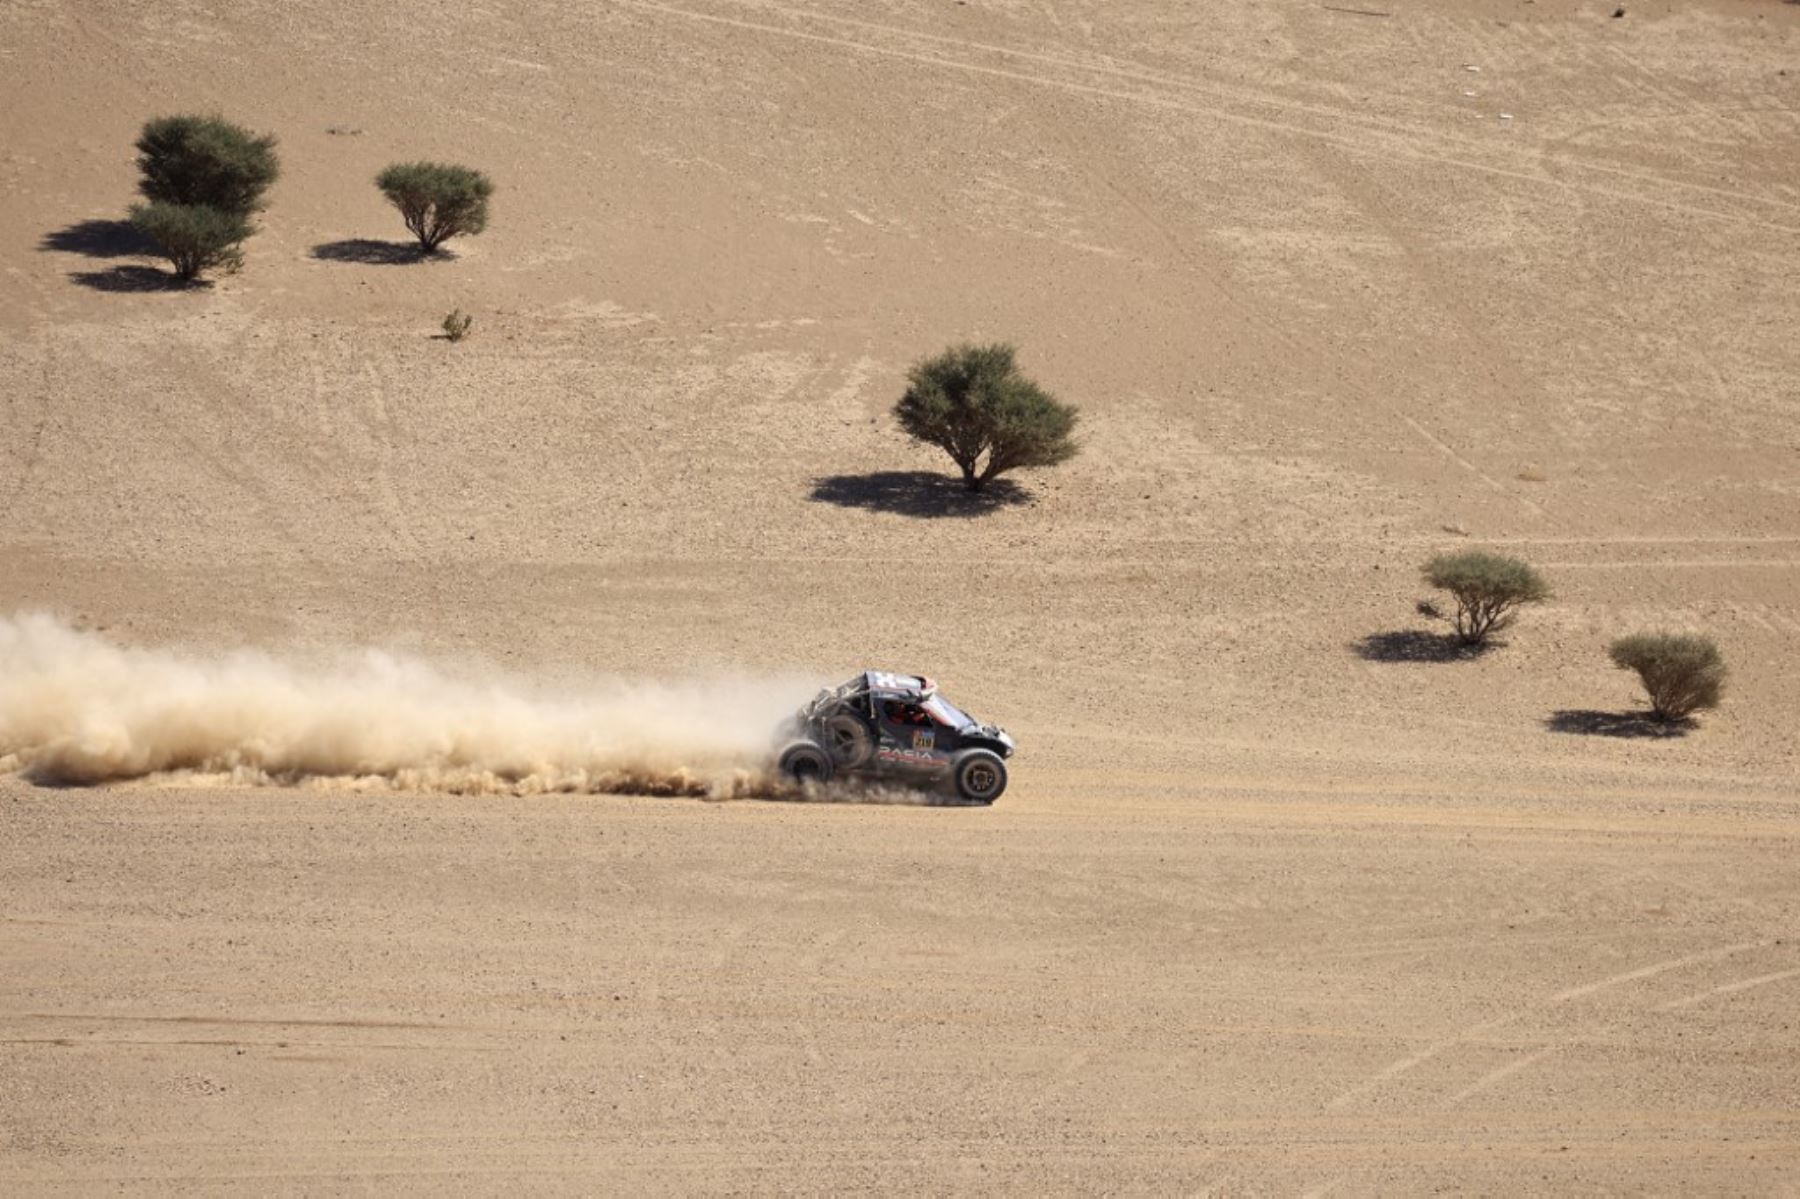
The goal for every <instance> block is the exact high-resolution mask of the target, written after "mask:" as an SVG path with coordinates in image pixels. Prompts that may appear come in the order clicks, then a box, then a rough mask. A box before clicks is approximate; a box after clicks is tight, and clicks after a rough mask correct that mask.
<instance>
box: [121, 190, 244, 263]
mask: <svg viewBox="0 0 1800 1199" xmlns="http://www.w3.org/2000/svg"><path fill="white" fill-rule="evenodd" d="M131 224H132V227H133V228H135V229H137V231H138V232H140V233H142V234H143V235H144V236H145V237H148V238H149V239H150V240H151V241H153V242H155V243H156V245H157V247H158V248H159V249H160V250H161V251H162V254H163V257H165V258H167V259H168V260H169V261H170V262H171V263H173V264H174V266H175V273H176V274H177V275H180V276H181V277H182V278H183V279H198V278H199V277H200V273H201V272H202V271H210V270H221V269H222V270H226V271H235V270H236V269H237V268H238V267H239V266H241V265H242V264H243V261H244V255H243V251H242V250H240V249H239V248H238V247H239V246H240V245H241V244H242V242H243V240H244V239H245V238H246V237H249V236H250V218H249V217H247V216H244V215H242V214H240V213H235V212H221V211H220V210H219V209H217V208H209V207H207V206H206V205H204V204H133V205H132V206H131Z"/></svg>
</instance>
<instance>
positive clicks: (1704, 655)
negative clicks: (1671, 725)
mask: <svg viewBox="0 0 1800 1199" xmlns="http://www.w3.org/2000/svg"><path fill="white" fill-rule="evenodd" d="M1608 652H1609V653H1610V655H1611V656H1612V660H1613V665H1614V666H1617V667H1618V668H1619V669H1621V670H1635V671H1637V675H1638V678H1640V679H1642V680H1643V683H1644V690H1645V691H1647V692H1649V693H1650V709H1651V711H1653V712H1654V713H1655V714H1656V718H1657V719H1658V720H1680V719H1682V718H1683V717H1685V716H1687V715H1689V714H1691V713H1693V712H1696V711H1698V710H1700V709H1701V708H1716V707H1718V706H1719V695H1720V693H1721V692H1723V691H1724V689H1725V673H1726V671H1725V659H1724V658H1722V657H1720V656H1719V647H1718V646H1716V645H1714V644H1713V641H1712V638H1710V637H1696V636H1689V635H1684V634H1676V633H1638V634H1636V635H1634V636H1631V637H1621V638H1619V639H1618V640H1617V641H1615V642H1613V643H1612V647H1611V649H1610V650H1609V651H1608Z"/></svg>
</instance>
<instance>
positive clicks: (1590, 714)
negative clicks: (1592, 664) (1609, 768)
mask: <svg viewBox="0 0 1800 1199" xmlns="http://www.w3.org/2000/svg"><path fill="white" fill-rule="evenodd" d="M1544 727H1545V728H1547V729H1549V730H1550V731H1551V732H1553V733H1572V734H1575V735H1576V736H1582V737H1627V738H1633V739H1639V738H1649V739H1652V740H1659V741H1662V740H1668V739H1670V738H1673V737H1685V736H1687V735H1688V733H1690V732H1692V731H1693V729H1694V727H1695V725H1694V720H1693V718H1692V717H1691V716H1690V717H1684V718H1682V719H1681V720H1658V719H1657V718H1656V717H1655V716H1653V715H1651V714H1650V713H1648V712H1597V711H1593V710H1591V709H1587V708H1564V709H1563V710H1562V711H1560V712H1552V713H1551V714H1550V716H1549V717H1548V718H1547V719H1546V720H1545V721H1544Z"/></svg>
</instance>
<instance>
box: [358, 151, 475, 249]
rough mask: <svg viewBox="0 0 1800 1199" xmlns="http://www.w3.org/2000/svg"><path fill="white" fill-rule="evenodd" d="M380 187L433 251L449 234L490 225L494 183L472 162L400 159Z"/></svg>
mask: <svg viewBox="0 0 1800 1199" xmlns="http://www.w3.org/2000/svg"><path fill="white" fill-rule="evenodd" d="M375 186H376V187H379V188H380V189H381V194H382V195H384V196H386V197H387V198H388V202H389V203H390V204H392V205H393V206H394V207H395V208H398V209H399V210H400V215H401V217H402V218H404V219H405V221H406V227H407V228H408V229H410V230H412V234H413V236H414V237H416V238H418V239H419V244H420V245H421V246H423V247H424V248H425V251H426V252H427V253H430V252H431V251H433V250H435V249H437V248H438V246H439V245H440V244H442V243H443V242H444V241H445V240H446V239H448V238H452V237H459V236H462V235H464V234H475V233H480V232H481V231H482V230H483V229H486V228H487V223H488V199H489V198H490V197H491V196H492V195H493V194H494V185H493V183H492V182H491V181H490V180H489V179H488V177H487V176H486V175H483V174H482V173H481V172H480V171H477V170H474V169H472V168H470V167H462V166H456V165H454V164H452V163H445V162H397V163H394V164H393V165H392V166H390V167H388V168H387V169H386V170H384V171H382V172H381V174H379V175H377V176H376V177H375Z"/></svg>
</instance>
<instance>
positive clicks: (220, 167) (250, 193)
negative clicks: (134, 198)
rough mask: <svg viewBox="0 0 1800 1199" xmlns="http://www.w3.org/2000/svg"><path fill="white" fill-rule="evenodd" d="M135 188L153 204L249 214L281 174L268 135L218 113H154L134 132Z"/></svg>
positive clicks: (256, 208) (258, 207)
mask: <svg viewBox="0 0 1800 1199" xmlns="http://www.w3.org/2000/svg"><path fill="white" fill-rule="evenodd" d="M137 151H138V160H137V165H138V170H140V171H141V172H143V176H144V177H143V178H142V179H141V180H140V181H139V182H138V190H139V191H140V192H142V193H143V195H144V198H145V199H146V200H149V201H151V202H152V203H153V204H179V205H183V206H188V207H191V206H194V205H204V206H205V207H208V208H216V209H218V210H219V211H221V212H228V213H236V214H237V215H239V216H245V217H248V216H249V215H250V214H252V213H254V212H258V211H260V210H261V209H262V208H263V207H264V201H263V193H264V192H266V191H268V190H269V185H270V184H272V183H274V182H275V179H276V177H277V176H278V175H279V174H280V173H281V164H280V162H279V161H278V160H277V159H276V157H275V138H274V136H273V135H272V134H262V135H260V136H259V135H257V134H254V133H251V132H250V131H249V130H247V129H244V128H242V127H241V126H238V125H233V124H232V123H231V122H230V121H227V120H224V119H222V118H220V117H197V116H183V117H159V118H157V119H156V120H154V121H150V122H148V123H147V124H145V126H144V128H143V132H142V133H140V134H139V135H138V140H137Z"/></svg>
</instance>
